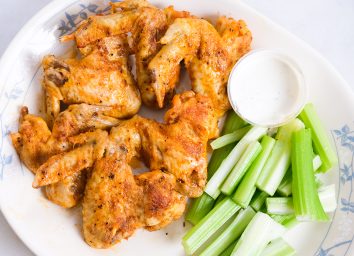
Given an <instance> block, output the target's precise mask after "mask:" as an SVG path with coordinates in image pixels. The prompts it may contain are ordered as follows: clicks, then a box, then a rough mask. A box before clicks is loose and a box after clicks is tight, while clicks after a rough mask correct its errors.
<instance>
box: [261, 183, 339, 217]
mask: <svg viewBox="0 0 354 256" xmlns="http://www.w3.org/2000/svg"><path fill="white" fill-rule="evenodd" d="M318 197H319V199H320V202H321V205H322V207H323V210H324V211H325V212H333V211H334V210H335V209H336V208H337V201H336V191H335V185H334V184H332V185H329V186H325V187H322V188H320V189H319V190H318ZM266 205H267V212H268V213H269V214H277V215H288V214H292V213H294V204H293V198H292V197H268V198H267V199H266Z"/></svg>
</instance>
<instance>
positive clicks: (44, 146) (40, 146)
mask: <svg viewBox="0 0 354 256" xmlns="http://www.w3.org/2000/svg"><path fill="white" fill-rule="evenodd" d="M11 140H12V144H13V145H14V147H15V149H16V151H17V153H18V155H19V157H20V159H21V160H22V162H23V163H24V164H25V165H26V166H27V168H28V169H30V170H31V171H32V172H33V173H36V171H37V169H38V167H39V166H41V165H42V164H43V163H44V162H46V161H47V159H48V158H49V157H50V156H52V155H54V154H57V153H59V152H63V151H65V150H67V149H68V148H69V145H68V143H67V142H66V141H58V140H56V139H54V138H53V136H52V133H51V131H50V130H49V128H48V126H47V123H46V122H45V121H44V120H43V119H42V118H41V117H38V116H35V115H30V114H29V113H28V108H27V107H23V108H21V113H20V125H19V129H18V132H16V133H11Z"/></svg>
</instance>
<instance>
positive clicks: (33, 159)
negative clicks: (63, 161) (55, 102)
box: [11, 104, 119, 208]
mask: <svg viewBox="0 0 354 256" xmlns="http://www.w3.org/2000/svg"><path fill="white" fill-rule="evenodd" d="M118 122H119V120H117V119H114V118H110V117H106V116H104V115H102V114H100V113H99V112H98V111H97V109H96V108H95V107H94V106H89V105H86V104H81V105H71V106H70V107H69V108H68V109H67V110H65V111H64V112H61V113H60V114H59V116H58V118H57V119H56V120H55V123H54V127H53V130H52V132H51V131H50V130H49V128H48V126H47V124H46V122H45V121H44V120H43V119H42V118H41V117H39V116H35V115H31V114H29V113H28V109H27V107H23V108H22V109H21V115H20V125H19V130H18V132H16V133H12V134H11V139H12V143H13V145H14V147H15V149H16V151H17V153H18V155H19V157H20V159H21V160H22V162H23V163H24V164H25V165H26V167H27V168H28V169H30V170H31V171H32V172H33V173H36V172H37V170H38V169H39V167H40V166H41V165H42V164H44V163H45V162H46V161H47V160H48V159H49V158H50V157H52V156H54V155H58V154H61V153H62V152H66V151H68V150H72V149H73V148H74V147H77V146H79V145H82V144H84V143H87V142H88V141H90V140H91V141H92V140H93V139H92V138H97V136H98V134H97V132H92V133H91V132H87V131H89V130H90V129H92V128H95V127H98V128H102V129H105V128H108V127H111V126H114V125H116V124H117V123H118ZM84 131H85V132H87V133H81V134H80V135H79V133H80V132H84ZM99 132H100V131H99ZM86 172H87V171H82V172H79V173H75V174H74V175H73V176H68V177H66V178H65V179H63V180H61V181H59V182H57V183H51V185H49V186H46V188H45V193H46V195H47V197H48V199H49V200H51V201H52V202H54V203H56V204H59V205H61V206H63V207H65V208H70V207H73V206H75V205H76V204H77V203H78V202H79V201H80V199H81V197H82V195H83V189H84V186H85V183H86V178H85V176H86Z"/></svg>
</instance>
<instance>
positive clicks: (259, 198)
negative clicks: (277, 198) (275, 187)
mask: <svg viewBox="0 0 354 256" xmlns="http://www.w3.org/2000/svg"><path fill="white" fill-rule="evenodd" d="M267 197H268V194H267V193H265V192H263V191H259V190H257V191H256V193H255V194H254V196H253V198H252V200H251V203H250V206H251V207H252V208H253V209H254V210H255V211H256V212H258V211H260V210H261V209H262V206H263V205H264V203H265V201H266V199H267Z"/></svg>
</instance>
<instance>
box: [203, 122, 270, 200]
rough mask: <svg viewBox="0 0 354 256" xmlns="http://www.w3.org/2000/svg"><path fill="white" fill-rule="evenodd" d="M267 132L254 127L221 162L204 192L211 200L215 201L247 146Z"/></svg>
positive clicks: (262, 128)
mask: <svg viewBox="0 0 354 256" xmlns="http://www.w3.org/2000/svg"><path fill="white" fill-rule="evenodd" d="M266 132H267V128H264V127H258V126H254V127H252V128H251V130H249V131H248V133H247V134H246V135H245V136H244V137H243V138H242V139H241V140H240V141H239V142H238V143H237V144H236V146H235V147H234V148H233V150H232V151H231V152H230V154H229V155H228V156H227V157H226V158H225V159H224V161H222V163H221V165H220V166H219V168H218V170H217V171H216V172H215V173H214V175H213V177H211V179H210V180H209V182H208V183H207V185H206V188H205V192H206V193H207V194H208V195H210V196H211V197H212V198H214V199H216V198H217V197H218V196H219V194H220V189H219V187H220V186H221V184H222V183H223V182H224V180H225V179H226V177H227V175H228V174H229V173H230V171H231V170H232V168H233V167H234V166H235V164H236V163H237V161H238V160H239V159H240V157H241V155H242V153H243V152H244V151H245V149H246V148H247V146H248V145H249V144H250V143H251V142H253V141H257V140H259V139H260V138H261V137H263V136H264V135H265V134H266Z"/></svg>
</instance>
